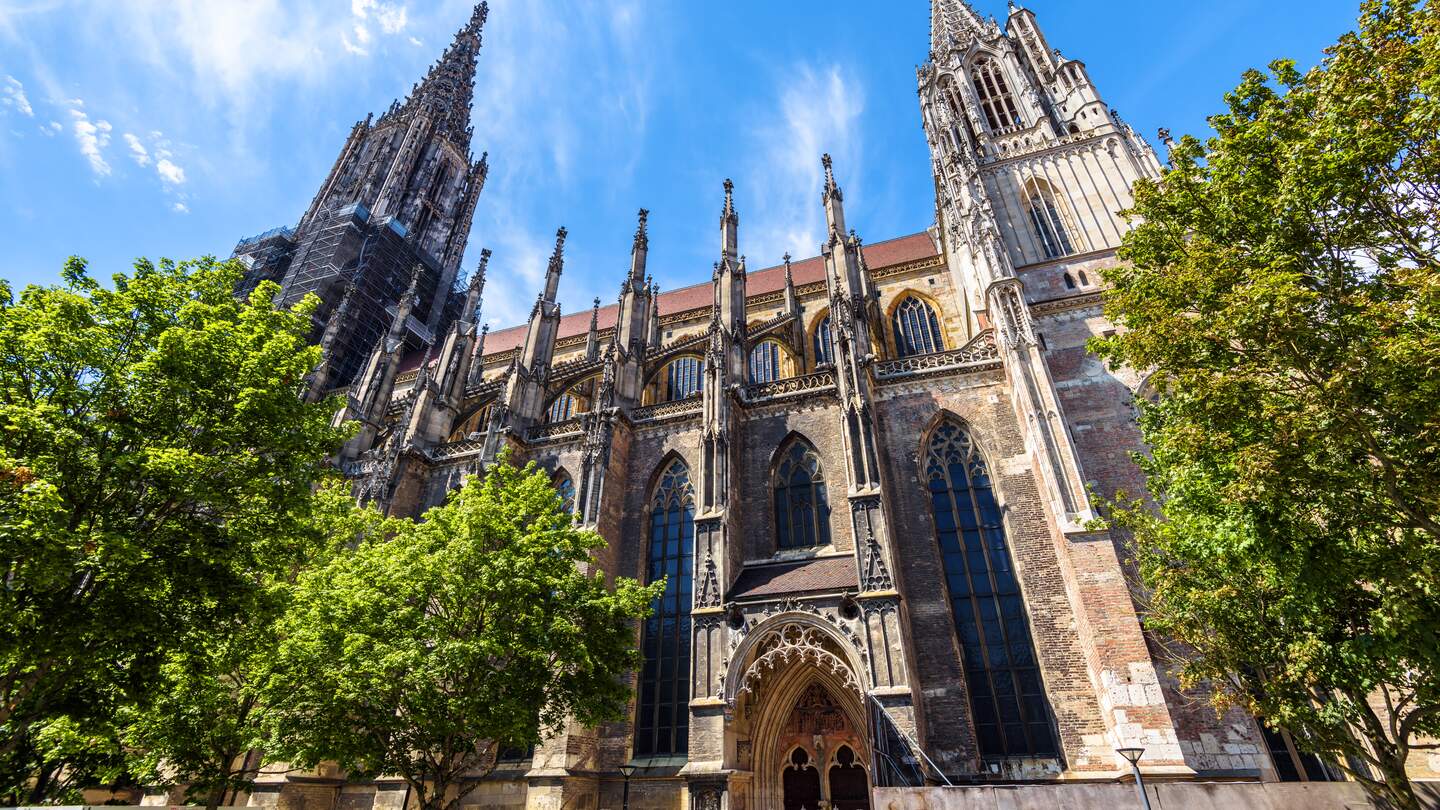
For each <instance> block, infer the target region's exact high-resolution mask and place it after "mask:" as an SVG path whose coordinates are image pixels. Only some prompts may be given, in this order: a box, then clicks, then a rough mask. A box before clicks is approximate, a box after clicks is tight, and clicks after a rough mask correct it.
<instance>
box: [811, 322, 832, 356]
mask: <svg viewBox="0 0 1440 810" xmlns="http://www.w3.org/2000/svg"><path fill="white" fill-rule="evenodd" d="M821 364H826V365H832V366H833V365H835V344H834V343H831V342H830V316H829V315H826V316H825V317H824V318H822V319H821V320H820V325H819V326H817V327H815V365H817V366H818V365H821Z"/></svg>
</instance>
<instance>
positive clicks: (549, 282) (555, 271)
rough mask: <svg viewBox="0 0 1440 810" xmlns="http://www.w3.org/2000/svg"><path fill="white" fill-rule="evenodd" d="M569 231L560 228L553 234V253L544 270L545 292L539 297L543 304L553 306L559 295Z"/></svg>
mask: <svg viewBox="0 0 1440 810" xmlns="http://www.w3.org/2000/svg"><path fill="white" fill-rule="evenodd" d="M567 234H569V231H567V230H565V228H564V227H561V228H560V230H558V231H556V232H555V252H554V253H552V254H550V266H549V267H547V268H546V269H545V292H544V293H543V294H542V295H541V298H543V299H544V301H545V303H547V304H553V303H555V299H556V297H557V296H559V295H560V274H561V273H562V272H564V271H565V237H566V235H567Z"/></svg>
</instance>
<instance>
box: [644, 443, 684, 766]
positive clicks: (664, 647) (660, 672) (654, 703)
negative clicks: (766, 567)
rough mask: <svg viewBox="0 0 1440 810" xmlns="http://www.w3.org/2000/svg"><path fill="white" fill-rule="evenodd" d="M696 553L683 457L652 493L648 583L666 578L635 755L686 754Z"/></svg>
mask: <svg viewBox="0 0 1440 810" xmlns="http://www.w3.org/2000/svg"><path fill="white" fill-rule="evenodd" d="M694 556H695V490H694V488H693V487H691V485H690V470H689V468H688V467H686V466H685V462H683V461H680V460H679V459H676V460H674V461H673V462H671V463H670V465H669V466H668V467H666V468H665V471H664V472H663V473H661V474H660V480H659V482H657V483H656V485H655V493H654V495H652V496H651V498H650V550H649V555H648V559H649V568H648V570H647V571H646V578H645V581H646V582H655V581H657V580H660V579H664V580H665V593H663V594H661V595H660V596H659V597H658V598H657V599H656V600H655V601H654V602H653V603H651V606H650V609H651V614H650V618H648V619H646V620H645V632H644V638H643V641H642V646H641V652H642V653H643V654H644V656H645V663H644V665H643V666H642V667H641V670H640V701H639V716H638V717H637V718H636V721H635V755H636V756H656V755H664V754H683V753H685V752H686V750H687V749H688V744H689V739H690V587H691V569H692V567H693V564H694V563H693V561H694Z"/></svg>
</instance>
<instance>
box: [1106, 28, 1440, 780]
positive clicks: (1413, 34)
mask: <svg viewBox="0 0 1440 810" xmlns="http://www.w3.org/2000/svg"><path fill="white" fill-rule="evenodd" d="M1437 23H1440V8H1437V7H1436V6H1435V4H1429V5H1421V4H1420V3H1419V2H1418V0H1395V2H1388V3H1386V2H1378V1H1376V2H1367V3H1365V5H1364V6H1363V8H1362V15H1361V18H1360V25H1359V28H1358V30H1357V32H1355V33H1352V34H1349V35H1346V36H1345V37H1343V38H1342V39H1341V40H1340V41H1339V43H1338V44H1336V45H1335V46H1333V47H1332V48H1331V49H1329V50H1328V51H1327V56H1326V58H1325V60H1324V61H1323V62H1322V64H1320V65H1319V66H1318V67H1316V68H1314V69H1312V70H1310V71H1309V72H1306V73H1301V72H1299V71H1298V70H1297V69H1296V68H1295V65H1294V64H1293V63H1291V62H1288V61H1278V62H1275V63H1274V64H1272V65H1271V70H1270V74H1269V75H1268V76H1267V75H1264V74H1262V73H1260V72H1258V71H1251V72H1248V73H1246V74H1245V76H1244V79H1243V81H1242V83H1241V84H1240V85H1239V87H1238V88H1237V89H1236V90H1235V91H1234V92H1232V93H1230V94H1229V95H1228V96H1227V97H1226V102H1227V105H1228V108H1229V109H1228V111H1227V112H1226V113H1224V114H1221V115H1217V116H1215V117H1213V118H1212V119H1211V120H1210V123H1211V126H1212V127H1213V128H1214V129H1215V132H1216V135H1215V136H1214V137H1212V138H1210V139H1208V140H1207V141H1205V142H1203V143H1202V142H1201V141H1199V140H1197V139H1195V138H1192V137H1186V138H1184V139H1183V140H1181V141H1180V142H1178V143H1174V144H1172V145H1171V155H1170V167H1169V168H1168V170H1167V171H1165V173H1164V175H1163V177H1162V179H1161V180H1160V181H1159V182H1158V183H1152V182H1141V183H1139V184H1137V186H1136V189H1135V206H1134V209H1133V211H1132V212H1131V214H1132V215H1133V217H1134V221H1135V222H1136V227H1135V228H1134V230H1133V231H1132V232H1131V233H1130V234H1129V235H1128V236H1127V237H1126V240H1125V245H1124V247H1123V249H1122V251H1121V257H1122V258H1123V259H1124V260H1125V262H1126V263H1125V264H1123V265H1121V266H1119V267H1116V268H1115V269H1113V270H1112V271H1110V272H1108V273H1106V279H1107V281H1109V282H1110V284H1112V285H1113V289H1111V290H1110V291H1109V292H1108V293H1107V295H1106V310H1107V312H1108V314H1109V316H1110V317H1111V318H1112V319H1113V320H1114V321H1115V322H1116V323H1117V324H1119V325H1121V326H1123V327H1124V330H1123V331H1122V332H1121V333H1120V334H1118V335H1117V336H1115V337H1113V338H1110V339H1107V340H1098V341H1096V342H1095V344H1094V348H1095V350H1096V351H1098V352H1099V353H1100V354H1101V355H1103V356H1104V357H1106V358H1107V359H1108V360H1109V361H1111V362H1112V363H1114V364H1117V365H1118V364H1125V365H1129V366H1131V367H1134V368H1139V369H1146V370H1150V371H1152V372H1153V376H1152V379H1153V380H1154V381H1155V388H1156V390H1157V392H1158V397H1157V400H1156V402H1155V403H1154V404H1148V403H1141V405H1142V416H1141V428H1142V430H1143V432H1144V436H1145V439H1146V441H1147V442H1148V443H1149V445H1150V447H1151V448H1152V452H1151V453H1150V454H1148V455H1147V456H1145V457H1143V458H1141V459H1140V461H1141V464H1142V466H1143V467H1144V470H1145V472H1146V473H1147V475H1148V478H1149V488H1150V491H1151V493H1152V494H1153V495H1154V496H1155V498H1156V501H1157V502H1158V511H1152V510H1150V509H1148V508H1145V507H1144V506H1143V505H1141V504H1137V503H1134V502H1130V503H1126V504H1122V505H1121V506H1120V508H1119V511H1118V512H1117V514H1116V517H1117V519H1118V522H1119V523H1121V524H1123V525H1124V526H1126V527H1128V528H1129V529H1130V530H1131V531H1132V532H1133V539H1134V545H1135V550H1136V556H1137V560H1138V563H1139V566H1140V571H1141V574H1142V578H1143V580H1144V584H1145V585H1146V586H1147V588H1148V597H1147V598H1148V605H1147V609H1146V622H1147V624H1148V626H1150V627H1151V628H1153V629H1155V630H1157V631H1159V632H1160V633H1161V634H1163V635H1165V636H1168V637H1170V638H1173V639H1176V640H1178V641H1179V642H1181V644H1180V645H1179V646H1180V649H1181V656H1182V659H1183V666H1184V669H1183V674H1184V677H1185V679H1186V680H1187V682H1189V683H1191V684H1194V683H1197V682H1201V681H1206V682H1211V683H1214V684H1218V685H1219V686H1220V687H1221V689H1220V691H1219V692H1218V694H1217V699H1218V700H1219V701H1221V702H1226V701H1228V702H1231V703H1238V704H1239V705H1242V706H1244V707H1246V708H1247V709H1249V710H1250V711H1252V712H1253V713H1255V714H1256V715H1257V716H1259V717H1261V718H1263V720H1264V722H1266V723H1267V724H1269V725H1271V726H1272V727H1283V728H1285V729H1287V730H1289V731H1290V732H1291V733H1292V734H1294V735H1295V737H1296V738H1297V741H1298V742H1299V743H1300V744H1301V745H1302V747H1305V748H1308V749H1310V750H1312V751H1315V752H1317V753H1321V754H1325V755H1328V756H1329V757H1331V758H1332V759H1333V760H1334V761H1335V762H1336V763H1337V764H1338V765H1339V766H1341V767H1342V768H1346V769H1347V770H1349V771H1350V773H1351V775H1352V776H1354V777H1355V778H1356V779H1358V780H1360V781H1361V782H1362V784H1364V785H1365V787H1366V788H1367V789H1368V790H1369V791H1371V792H1372V794H1373V795H1375V796H1376V797H1379V798H1382V799H1384V800H1386V801H1389V802H1390V803H1392V804H1394V805H1395V806H1398V807H1405V808H1416V807H1419V804H1418V803H1417V800H1416V798H1415V795H1414V792H1413V790H1412V787H1411V785H1410V783H1409V781H1408V779H1407V776H1406V771H1405V764H1406V761H1407V758H1408V757H1409V756H1410V754H1411V752H1412V751H1414V750H1416V749H1417V747H1420V746H1419V741H1420V738H1421V737H1423V736H1426V735H1428V736H1431V737H1432V738H1433V736H1434V735H1437V734H1440V682H1437V677H1440V523H1437V515H1440V262H1437V250H1440V241H1437V237H1440V232H1437V226H1440V221H1437V220H1440V97H1437V90H1440V25H1437ZM1360 763H1363V764H1364V766H1363V767H1356V765H1357V764H1360Z"/></svg>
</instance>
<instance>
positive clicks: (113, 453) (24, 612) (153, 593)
mask: <svg viewBox="0 0 1440 810" xmlns="http://www.w3.org/2000/svg"><path fill="white" fill-rule="evenodd" d="M241 271H242V270H241V268H240V267H239V266H238V265H236V264H235V263H233V262H225V263H217V262H215V261H213V260H209V259H202V260H197V261H189V262H181V263H174V262H170V261H162V262H160V263H158V264H152V263H150V262H147V261H140V262H137V263H136V265H135V267H134V270H133V272H131V273H128V274H119V275H116V276H114V277H113V283H112V285H111V286H109V287H106V286H103V285H101V284H100V283H98V282H97V281H95V280H94V279H92V278H91V277H90V276H89V275H87V273H86V267H85V264H84V262H83V261H81V260H78V259H72V260H70V261H69V262H68V263H67V264H66V267H65V270H64V273H63V284H61V285H57V286H49V287H40V286H31V287H27V288H25V289H24V290H23V291H21V292H20V294H19V295H18V296H16V295H15V294H14V293H13V291H12V290H11V288H10V287H9V286H8V285H5V284H3V283H0V582H3V587H0V794H3V795H4V796H6V797H8V798H10V799H11V800H27V801H38V800H40V799H42V798H46V797H47V796H48V795H49V793H48V791H49V789H50V787H52V786H56V785H58V784H59V783H58V782H56V781H55V777H56V775H57V774H58V773H59V771H60V770H62V769H61V768H60V767H59V765H60V764H62V763H60V762H57V761H56V760H55V757H56V756H61V755H64V756H71V755H72V754H73V755H74V756H72V757H71V758H70V759H66V760H65V761H64V762H63V764H64V765H65V766H66V768H65V769H64V770H65V772H66V773H67V774H69V775H70V776H71V777H74V776H75V775H76V774H80V773H83V772H85V770H86V769H87V768H89V767H90V766H89V765H88V764H86V763H82V762H81V761H80V760H79V759H76V758H74V757H75V756H80V755H82V754H83V755H84V757H85V758H87V759H86V762H93V763H99V764H100V765H105V767H110V764H107V763H113V762H114V761H115V758H116V757H117V756H118V754H119V750H118V747H117V746H114V745H113V744H112V743H113V737H111V738H110V740H111V742H109V743H107V742H105V738H106V735H107V734H108V733H109V732H108V731H107V729H110V728H111V726H112V723H113V721H114V718H115V716H116V713H117V711H118V708H119V707H120V706H122V705H125V704H127V703H129V702H133V701H136V700H143V699H145V698H146V697H147V696H148V695H150V694H152V692H153V689H154V687H155V685H156V683H157V677H156V676H157V674H158V673H159V671H160V668H161V663H162V662H163V661H164V660H166V658H167V656H169V655H170V654H171V653H174V652H176V651H179V650H183V649H185V648H186V646H187V645H190V644H191V643H192V642H193V641H194V639H195V638H196V636H195V634H194V633H193V632H192V631H193V630H195V629H196V628H205V627H214V626H219V625H221V624H223V623H224V622H226V621H228V620H231V618H232V617H234V616H237V615H244V614H245V612H246V611H247V610H248V609H250V608H252V607H253V606H254V605H255V604H256V600H257V599H263V598H264V595H265V590H266V582H267V579H269V578H273V577H274V576H277V575H280V574H283V573H284V572H286V571H288V570H290V569H291V568H292V567H293V566H295V565H296V564H298V563H299V561H300V560H302V559H303V558H305V557H306V556H307V555H308V554H309V550H310V549H311V548H312V547H313V545H314V543H315V542H316V540H317V537H318V536H317V535H316V533H315V532H314V531H312V528H313V527H312V525H311V521H310V510H311V505H312V501H313V491H314V487H315V485H316V483H317V482H318V481H320V480H321V479H322V478H323V477H324V476H325V475H326V470H327V467H326V459H327V457H328V456H329V455H330V454H331V453H333V452H334V450H335V449H336V448H337V447H338V445H339V443H340V441H341V440H342V439H343V435H342V432H341V430H339V429H337V428H335V427H332V425H331V417H332V415H333V411H334V409H333V408H332V407H330V406H329V405H328V404H306V403H305V402H303V401H302V400H301V398H300V396H299V393H300V390H301V383H302V381H303V379H304V377H305V375H306V374H307V373H309V372H310V370H311V369H312V368H313V367H314V366H315V364H316V362H317V361H318V350H316V349H313V348H310V347H309V346H307V343H306V338H307V335H308V333H309V331H310V328H311V327H310V314H311V311H312V309H313V307H314V302H313V300H307V301H306V302H305V303H303V304H302V305H300V306H297V307H296V308H295V309H293V310H287V309H282V308H278V307H276V306H275V305H274V304H273V303H272V299H273V297H274V295H275V292H276V290H277V288H276V287H275V285H274V284H263V285H261V286H260V287H259V288H258V289H257V290H255V292H254V294H253V295H251V296H250V297H249V298H248V299H243V300H237V299H236V297H235V296H234V290H235V286H236V283H237V282H238V281H239V280H240V277H241ZM87 728H88V729H91V730H93V731H94V734H95V736H93V737H92V738H91V739H90V745H88V746H87V745H84V744H82V743H83V741H84V738H85V735H84V734H82V733H80V732H79V730H80V729H87ZM61 741H68V742H65V743H64V744H60V742H61ZM67 751H68V752H70V754H65V753H64V752H67ZM97 767H98V766H97ZM22 786H23V787H22Z"/></svg>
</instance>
